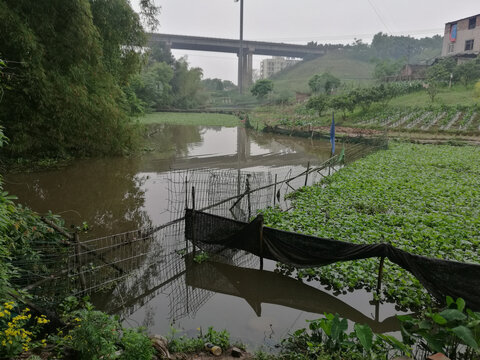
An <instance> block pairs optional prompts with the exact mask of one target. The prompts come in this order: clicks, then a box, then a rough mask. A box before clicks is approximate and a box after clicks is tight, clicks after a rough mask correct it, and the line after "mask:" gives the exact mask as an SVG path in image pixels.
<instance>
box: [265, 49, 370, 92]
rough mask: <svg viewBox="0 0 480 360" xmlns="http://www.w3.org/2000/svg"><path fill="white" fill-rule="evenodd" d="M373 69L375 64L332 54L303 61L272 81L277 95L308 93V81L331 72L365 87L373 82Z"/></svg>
mask: <svg viewBox="0 0 480 360" xmlns="http://www.w3.org/2000/svg"><path fill="white" fill-rule="evenodd" d="M373 69H374V64H373V63H369V62H366V61H360V60H356V59H353V58H352V57H351V56H348V55H347V54H345V53H341V52H331V53H329V54H327V55H325V56H322V57H320V58H316V59H313V60H308V61H302V62H300V63H298V64H296V65H295V66H292V67H291V68H288V69H286V70H284V71H282V72H280V73H278V74H275V75H274V76H273V77H272V78H271V80H272V81H273V82H274V89H275V90H274V91H275V92H276V93H283V92H289V93H294V92H295V91H300V92H308V91H309V88H308V80H309V79H310V78H311V77H312V76H313V75H315V74H321V73H323V72H326V71H329V72H330V73H332V74H333V75H335V76H336V77H338V78H339V79H341V80H342V82H346V83H354V84H357V85H364V84H368V83H371V82H372V81H373V79H372V74H373Z"/></svg>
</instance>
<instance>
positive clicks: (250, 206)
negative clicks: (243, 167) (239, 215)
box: [245, 175, 252, 220]
mask: <svg viewBox="0 0 480 360" xmlns="http://www.w3.org/2000/svg"><path fill="white" fill-rule="evenodd" d="M246 183H247V184H246V190H245V192H246V193H247V204H248V220H250V218H251V216H252V204H251V203H250V181H249V180H248V175H247V180H246Z"/></svg>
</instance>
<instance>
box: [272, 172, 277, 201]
mask: <svg viewBox="0 0 480 360" xmlns="http://www.w3.org/2000/svg"><path fill="white" fill-rule="evenodd" d="M276 202H277V174H275V184H274V187H273V206H274V207H275V204H276Z"/></svg>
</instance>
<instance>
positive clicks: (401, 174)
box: [265, 144, 480, 308]
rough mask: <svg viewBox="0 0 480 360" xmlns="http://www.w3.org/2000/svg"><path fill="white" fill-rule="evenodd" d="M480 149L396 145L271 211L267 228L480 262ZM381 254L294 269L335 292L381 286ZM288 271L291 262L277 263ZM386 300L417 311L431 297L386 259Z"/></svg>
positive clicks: (303, 189)
mask: <svg viewBox="0 0 480 360" xmlns="http://www.w3.org/2000/svg"><path fill="white" fill-rule="evenodd" d="M479 174H480V149H479V148H476V147H454V146H446V145H442V146H438V145H415V144H393V145H391V146H390V149H389V150H386V151H382V152H378V153H376V154H373V155H371V156H369V157H367V158H365V159H362V160H359V161H357V162H355V163H353V164H351V165H349V166H347V167H346V168H343V169H342V170H340V171H338V172H337V173H335V174H333V175H332V176H331V177H329V178H326V179H325V180H324V181H323V183H322V184H319V185H317V186H312V187H305V188H302V189H301V190H300V191H298V192H297V193H296V194H295V195H294V209H293V210H292V211H290V212H286V213H284V212H280V211H279V210H277V209H268V210H267V211H266V212H265V220H266V222H267V223H268V225H269V226H273V227H276V228H281V229H285V230H289V231H296V232H301V233H306V234H311V235H316V236H320V237H327V238H334V239H336V240H342V241H348V242H352V243H357V244H372V243H379V242H388V243H391V244H392V245H394V246H395V247H397V248H399V249H402V250H406V251H409V252H411V253H414V254H418V255H423V256H429V257H435V258H440V259H447V260H456V261H461V262H470V263H479V256H478V249H479V245H480V235H479V234H480V217H479V205H480V177H479ZM378 263H379V260H378V259H367V260H358V261H352V262H344V263H337V264H332V265H329V266H325V267H322V268H318V269H307V270H299V271H297V275H298V276H299V277H301V278H303V277H305V278H316V279H319V280H321V281H322V282H325V283H328V284H330V285H331V286H332V287H333V288H334V289H337V290H346V289H348V288H358V287H365V288H367V289H374V288H375V287H376V281H377V278H376V274H377V271H378ZM280 268H281V269H282V270H283V271H284V272H287V273H288V272H291V271H292V269H291V268H289V267H287V266H280ZM383 278H384V281H383V288H382V297H383V299H387V300H392V301H395V302H396V303H397V304H398V305H400V306H401V307H405V308H419V307H424V306H425V305H427V304H429V303H431V298H430V297H429V295H428V294H427V293H426V291H425V290H424V289H423V287H422V286H421V285H420V283H419V282H418V281H417V280H416V279H415V278H413V277H412V276H411V275H410V274H409V273H408V272H406V271H405V270H402V269H401V268H399V267H398V266H396V265H394V264H391V263H390V262H388V261H387V262H386V263H385V269H384V272H383Z"/></svg>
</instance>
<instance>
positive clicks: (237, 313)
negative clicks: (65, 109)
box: [4, 125, 398, 347]
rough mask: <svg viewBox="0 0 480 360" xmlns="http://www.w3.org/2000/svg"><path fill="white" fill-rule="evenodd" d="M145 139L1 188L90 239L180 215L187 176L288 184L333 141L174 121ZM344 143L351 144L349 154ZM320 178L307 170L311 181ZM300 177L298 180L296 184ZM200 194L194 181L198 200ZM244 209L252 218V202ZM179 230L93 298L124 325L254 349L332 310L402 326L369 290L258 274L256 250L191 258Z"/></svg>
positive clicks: (269, 200) (9, 180)
mask: <svg viewBox="0 0 480 360" xmlns="http://www.w3.org/2000/svg"><path fill="white" fill-rule="evenodd" d="M351 146H353V145H351ZM355 146H357V145H355ZM147 147H148V151H147V152H145V153H144V154H143V155H141V156H135V157H129V158H125V157H119V158H102V159H88V160H78V161H75V162H73V163H72V164H70V165H69V166H67V167H64V168H61V169H56V170H48V171H41V172H35V173H17V174H7V175H6V176H5V177H4V181H5V189H6V190H7V191H8V192H10V193H12V194H15V195H17V196H18V199H19V202H20V203H22V204H25V205H26V206H29V207H31V208H32V209H34V210H35V211H37V212H39V213H46V212H48V211H52V212H54V213H57V214H60V215H61V216H62V217H63V218H64V219H65V221H66V225H67V226H70V225H76V226H78V225H81V224H82V222H84V221H85V222H86V223H87V224H88V225H89V228H90V230H89V231H88V233H86V234H83V235H82V239H87V240H88V239H93V238H96V237H100V236H106V235H112V234H117V233H122V232H125V231H131V230H134V229H138V228H144V227H149V226H158V225H161V224H164V223H166V222H169V221H171V220H173V219H175V218H177V217H178V216H181V212H182V209H183V208H184V207H185V198H186V197H187V196H188V195H187V194H186V191H185V188H186V187H185V186H184V185H183V183H184V181H185V177H187V178H190V179H195V178H197V179H201V180H203V181H204V182H205V183H207V185H208V182H210V183H209V185H210V188H209V189H206V190H205V189H203V191H206V192H209V193H208V197H209V198H212V199H213V198H214V199H217V200H218V199H219V198H220V197H221V196H224V194H223V193H222V192H221V187H222V186H225V184H223V185H222V186H220V185H218V184H217V183H212V181H213V180H212V179H213V178H218V177H219V176H218V174H222V176H227V175H228V174H230V173H231V174H240V173H241V174H248V173H251V174H254V176H252V177H250V179H252V184H253V180H258V181H260V180H263V181H272V179H274V176H275V174H276V175H277V178H278V180H282V179H284V178H287V177H288V176H291V175H295V174H298V173H300V172H302V171H304V170H305V169H306V167H307V164H310V166H316V165H319V164H321V163H323V162H324V161H326V160H327V159H328V158H329V157H330V151H331V145H330V143H329V142H328V140H327V141H322V140H311V139H301V138H293V137H288V136H280V135H274V134H259V133H256V132H249V131H247V130H245V129H243V128H225V127H199V126H174V125H156V126H152V127H150V129H149V138H148V146H147ZM339 148H340V145H339V144H337V151H339ZM348 150H349V148H348V145H347V147H346V153H347V154H348ZM351 150H355V151H359V150H361V149H360V148H359V147H358V146H357V148H355V149H353V147H352V148H351ZM196 168H203V170H202V172H201V174H202V175H201V176H197V177H196V175H195V172H194V171H193V169H196ZM186 174H187V175H186ZM205 174H207V175H205ZM321 176H322V175H319V174H317V176H311V177H310V178H309V179H308V182H309V183H312V182H314V181H318V180H319V177H321ZM207 178H208V179H207ZM235 179H236V178H232V181H231V182H232V183H234V182H235V181H236V180H235ZM238 179H240V177H238V178H237V180H238ZM242 179H243V178H242ZM259 179H260V180H259ZM304 180H305V178H301V179H299V180H297V183H296V185H295V184H293V185H294V187H295V186H301V185H303V182H304ZM242 181H243V180H242ZM230 185H232V186H234V185H233V184H230ZM237 185H238V186H237V188H238V190H239V191H243V188H242V190H240V188H241V186H244V184H243V183H242V184H240V181H239V180H238V184H237ZM212 188H213V189H214V190H213V191H212ZM278 190H280V192H281V195H282V197H283V195H284V194H285V193H288V192H290V191H291V189H290V188H288V187H287V186H283V187H279V188H278ZM189 191H190V188H189V190H188V192H189ZM201 191H202V189H201V188H198V189H197V192H198V194H197V196H198V197H199V198H201V196H202V194H201ZM212 193H213V194H212ZM233 195H234V194H233ZM262 196H263V197H262V201H263V203H261V204H260V205H258V206H260V207H261V206H263V207H264V206H268V205H273V201H274V200H273V198H274V193H273V191H272V190H270V192H266V193H264V194H263V195H262ZM190 198H191V196H190ZM265 199H266V200H265ZM200 200H201V199H199V200H198V201H199V202H200ZM190 201H191V199H190ZM252 201H255V199H252ZM282 206H287V205H286V204H282ZM240 210H241V211H243V215H244V216H246V214H245V213H246V210H245V208H244V209H243V210H242V209H240ZM232 214H233V213H232ZM181 226H182V225H174V226H173V227H172V228H168V227H167V228H166V229H163V230H162V231H161V233H159V234H157V235H158V236H157V238H156V240H155V242H154V243H153V244H152V245H151V246H152V247H154V250H155V251H152V253H155V255H154V256H150V259H149V262H148V265H147V261H146V260H145V261H144V262H143V263H141V264H139V270H138V271H137V272H136V273H135V274H134V275H132V276H130V277H126V278H125V279H123V280H121V281H118V282H117V283H113V285H111V286H110V287H109V288H108V289H103V290H102V291H101V292H98V293H97V294H93V295H92V300H93V301H94V302H95V304H96V305H97V306H98V307H99V308H101V309H103V310H106V311H110V312H116V313H118V314H120V315H121V317H122V319H123V321H124V323H125V324H126V325H132V326H138V325H141V326H145V327H146V328H147V329H148V331H149V332H150V333H159V334H166V333H168V332H169V331H170V329H171V327H172V326H173V327H174V328H177V329H181V330H182V331H184V332H185V333H186V334H188V335H191V336H194V335H197V334H198V333H199V330H198V329H201V331H205V330H206V329H207V328H208V327H209V326H213V327H214V328H215V329H228V331H229V332H230V333H231V337H232V338H233V339H234V340H235V339H241V340H242V341H243V342H245V343H247V344H251V345H253V346H259V345H265V346H267V347H270V346H273V345H274V344H276V343H278V342H279V341H280V340H281V339H282V338H284V337H285V336H286V335H287V334H288V333H289V332H292V331H294V330H295V329H298V328H300V327H305V326H307V325H308V324H307V323H306V320H308V319H316V318H319V317H320V316H321V315H322V314H323V313H324V312H332V313H339V314H340V316H342V317H345V318H347V319H349V320H351V321H355V322H361V323H368V324H369V325H370V326H371V327H372V328H373V330H374V331H377V332H392V331H395V330H397V329H398V325H397V323H396V321H395V319H393V318H392V316H393V315H394V313H395V310H394V306H393V305H391V304H383V305H381V306H380V307H376V306H375V305H372V304H371V303H370V302H371V300H372V297H373V296H372V294H370V293H368V292H366V291H355V292H351V293H350V292H349V293H345V294H333V293H332V292H331V291H328V290H327V288H325V287H324V286H322V285H320V284H318V283H304V282H302V281H298V280H296V279H292V278H289V277H285V276H282V275H280V274H277V273H275V272H274V269H275V264H274V263H273V262H270V261H267V262H265V266H264V270H263V271H260V270H259V268H258V266H259V260H258V258H256V257H255V256H253V255H250V254H246V253H243V252H238V251H237V252H229V253H228V254H227V255H226V256H215V257H213V256H212V257H211V258H210V259H209V260H208V261H205V262H203V263H197V262H195V261H191V258H190V257H188V256H187V257H186V256H185V255H184V254H185V253H186V252H188V248H187V249H186V246H188V245H186V244H185V242H184V240H183V239H182V236H181V234H182V228H181ZM186 250H187V251H186ZM147 258H148V256H146V259H147ZM152 258H153V259H152Z"/></svg>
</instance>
